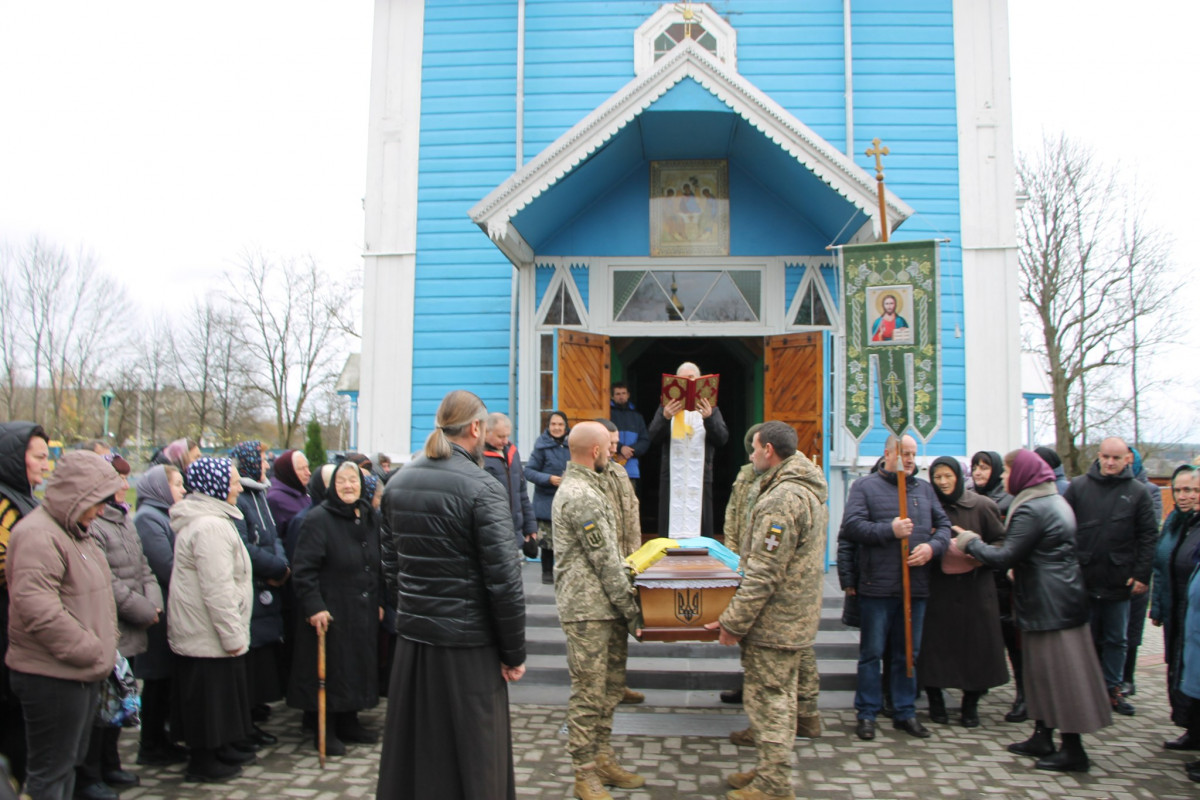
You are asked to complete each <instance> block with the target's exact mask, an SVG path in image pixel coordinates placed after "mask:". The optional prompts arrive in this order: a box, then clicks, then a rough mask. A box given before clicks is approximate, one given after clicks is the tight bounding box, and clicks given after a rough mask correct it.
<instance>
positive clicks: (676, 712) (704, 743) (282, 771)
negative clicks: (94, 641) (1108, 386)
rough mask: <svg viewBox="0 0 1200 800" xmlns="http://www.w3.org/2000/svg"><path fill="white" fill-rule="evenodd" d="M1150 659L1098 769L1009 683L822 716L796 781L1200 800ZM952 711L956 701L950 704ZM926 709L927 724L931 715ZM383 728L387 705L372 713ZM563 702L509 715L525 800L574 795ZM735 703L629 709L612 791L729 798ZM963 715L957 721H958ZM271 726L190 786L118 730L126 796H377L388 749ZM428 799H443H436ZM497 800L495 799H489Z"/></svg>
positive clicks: (748, 754)
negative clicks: (236, 768) (321, 761)
mask: <svg viewBox="0 0 1200 800" xmlns="http://www.w3.org/2000/svg"><path fill="white" fill-rule="evenodd" d="M1146 639H1147V642H1146V646H1145V647H1144V649H1143V652H1142V653H1141V657H1140V661H1141V664H1140V667H1139V673H1138V693H1137V695H1136V696H1135V697H1134V698H1133V702H1134V704H1135V705H1136V707H1137V716H1134V717H1117V718H1116V721H1115V723H1114V725H1113V727H1111V728H1107V729H1105V730H1104V731H1102V732H1101V733H1100V734H1099V735H1096V736H1086V737H1084V745H1085V747H1086V748H1087V750H1088V753H1089V755H1090V756H1091V759H1092V769H1091V772H1089V773H1087V774H1083V775H1074V774H1071V775H1058V774H1053V773H1046V772H1041V771H1039V770H1035V769H1033V765H1032V762H1031V760H1030V759H1025V758H1020V757H1018V756H1014V755H1011V754H1010V753H1008V752H1006V751H1005V749H1004V745H1005V744H1007V743H1009V742H1012V741H1017V740H1018V739H1023V738H1025V737H1026V736H1027V735H1028V733H1029V731H1030V729H1031V728H1032V723H1026V724H1020V725H1014V724H1007V723H1005V722H1004V721H1003V715H1004V712H1005V711H1007V710H1008V706H1007V704H1008V702H1009V700H1010V698H1011V695H1012V691H1011V687H1008V688H1002V689H999V690H995V691H993V692H992V693H991V694H990V695H989V696H987V697H985V698H984V702H983V703H982V704H981V706H980V712H981V718H982V721H983V725H982V727H980V728H976V729H974V730H965V729H963V728H961V727H958V726H943V725H933V724H932V723H929V725H930V727H931V728H932V729H933V731H934V735H933V737H932V738H930V739H927V740H917V739H912V738H910V737H908V736H906V735H904V734H901V733H899V732H897V731H894V730H892V728H891V726H890V725H889V724H888V722H887V720H884V719H882V718H881V720H880V722H881V723H882V724H881V725H880V727H879V735H878V738H877V739H876V740H875V741H874V742H860V741H858V739H856V738H855V737H854V712H853V710H852V709H835V710H825V711H823V712H822V715H823V717H824V721H825V733H824V735H823V736H822V737H821V738H820V739H817V740H813V741H806V740H797V742H796V756H797V763H796V770H795V773H794V785H795V787H796V793H797V796H798V797H812V798H853V799H854V800H863V799H865V798H934V797H964V798H975V797H987V798H1055V800H1060V799H1061V798H1143V797H1144V798H1159V800H1169V799H1170V798H1194V797H1196V796H1197V795H1200V786H1197V785H1196V784H1193V783H1191V782H1190V781H1188V780H1187V778H1186V776H1185V775H1184V771H1183V764H1184V763H1185V762H1186V761H1189V760H1192V759H1193V758H1196V757H1200V755H1194V754H1188V753H1173V752H1169V751H1167V750H1164V749H1163V748H1162V741H1163V739H1164V738H1174V737H1175V736H1176V735H1177V734H1178V733H1179V730H1178V729H1176V728H1173V727H1172V726H1171V725H1170V723H1169V722H1168V721H1167V713H1166V712H1167V709H1166V702H1165V689H1164V686H1163V684H1164V676H1165V668H1164V667H1163V666H1162V663H1161V636H1160V635H1159V631H1158V630H1157V629H1152V628H1147V631H1146ZM949 704H950V705H951V706H953V705H954V704H955V701H954V699H951V700H950V703H949ZM920 716H921V717H922V718H923V719H924V714H923V713H921V714H920ZM363 717H364V719H365V720H366V721H367V722H368V724H372V725H374V726H375V727H377V728H378V727H382V721H383V706H382V704H381V706H380V707H379V708H378V709H375V710H374V711H372V712H370V713H368V714H364V715H363ZM564 719H565V709H564V708H563V707H562V706H553V705H533V704H525V705H514V706H513V709H512V723H513V740H514V746H513V750H514V758H515V761H516V771H517V786H518V789H517V793H518V795H519V796H520V797H522V798H554V799H555V800H558V798H570V797H571V770H570V761H569V759H568V757H567V754H566V750H565V743H566V738H565V736H563V735H561V734H560V732H559V731H560V728H561V726H562V724H563V722H564ZM744 719H745V718H744V716H743V715H742V713H741V710H740V709H738V708H730V707H726V708H717V707H714V708H699V709H697V708H684V709H655V708H649V707H636V706H635V707H629V706H625V707H622V708H621V710H620V712H619V714H618V721H617V731H618V732H629V733H626V734H625V735H619V736H615V737H614V744H615V746H616V749H617V752H618V754H619V756H620V758H621V760H622V762H623V764H624V765H625V766H627V767H629V768H631V769H634V770H636V771H637V772H639V773H641V774H642V775H644V776H645V777H646V780H647V784H646V786H645V788H644V789H641V790H638V791H633V792H623V791H620V790H613V795H614V797H615V798H617V800H621V798H629V800H667V799H668V798H712V797H723V796H724V792H725V791H726V787H725V784H724V775H725V774H726V773H729V772H733V771H736V770H741V769H746V768H748V767H750V766H752V765H753V751H752V750H749V749H745V748H738V747H735V746H734V745H732V744H730V743H729V741H728V739H727V738H726V737H725V734H727V733H728V731H729V730H731V729H733V728H737V727H742V725H743V723H744ZM952 719H953V715H952ZM264 727H266V729H267V730H269V731H272V732H273V733H275V734H276V735H278V736H279V737H280V743H279V744H278V745H276V746H274V747H271V748H267V749H265V750H264V751H263V752H262V753H260V754H259V760H258V763H257V764H255V765H252V766H250V767H247V768H246V769H245V772H244V774H243V776H242V777H241V778H239V779H237V780H235V781H232V782H230V783H227V784H222V785H218V786H199V785H196V784H187V783H183V782H182V781H181V777H182V767H174V768H167V769H158V768H149V767H136V766H133V758H134V744H135V739H136V734H135V733H134V732H131V731H130V732H126V733H125V735H124V736H123V737H122V752H123V755H124V757H125V758H126V765H127V766H129V767H131V768H133V769H135V770H136V771H137V772H138V773H139V774H140V775H141V777H142V786H140V787H137V788H135V789H131V790H128V791H126V792H123V793H122V797H123V798H126V799H127V800H134V798H141V799H142V800H155V799H156V798H259V797H264V796H273V797H277V798H314V800H341V799H342V798H359V797H374V794H375V780H376V774H377V767H378V761H379V746H378V745H376V746H373V747H369V746H362V745H356V746H351V749H350V752H349V753H348V755H346V756H344V757H341V758H332V759H330V760H329V763H328V767H327V769H325V770H324V771H322V770H321V769H320V768H319V767H318V765H317V759H316V754H315V751H314V750H313V748H312V744H311V738H310V737H307V736H305V737H302V736H301V734H300V730H299V714H298V712H295V711H291V710H289V709H286V708H283V707H282V704H278V705H277V707H276V712H275V714H274V716H273V717H272V719H271V720H270V721H269V722H268V723H266V724H265V726H264ZM431 800H436V798H432V799H431ZM479 800H488V798H479Z"/></svg>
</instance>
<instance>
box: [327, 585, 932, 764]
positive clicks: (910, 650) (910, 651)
mask: <svg viewBox="0 0 1200 800" xmlns="http://www.w3.org/2000/svg"><path fill="white" fill-rule="evenodd" d="M906 574H907V573H906ZM909 652H911V650H910V651H909ZM317 757H318V758H319V759H320V761H321V769H325V631H323V630H321V629H319V628H318V629H317Z"/></svg>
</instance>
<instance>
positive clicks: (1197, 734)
mask: <svg viewBox="0 0 1200 800" xmlns="http://www.w3.org/2000/svg"><path fill="white" fill-rule="evenodd" d="M1171 496H1172V497H1173V498H1174V499H1175V510H1174V511H1172V512H1171V514H1170V516H1168V517H1167V521H1166V522H1164V523H1163V529H1162V536H1161V537H1159V540H1158V549H1157V550H1156V551H1155V554H1154V580H1153V581H1151V592H1152V596H1151V598H1150V620H1151V621H1152V622H1153V623H1154V625H1156V626H1162V628H1163V654H1164V657H1165V661H1166V662H1167V699H1168V700H1169V701H1170V704H1171V721H1172V722H1174V723H1175V724H1176V725H1178V726H1179V727H1181V728H1183V729H1184V732H1183V735H1182V736H1180V737H1178V738H1176V739H1172V740H1171V741H1169V742H1164V743H1163V747H1165V748H1167V749H1168V750H1200V705H1198V704H1197V703H1195V701H1193V700H1192V699H1191V698H1190V697H1188V695H1186V694H1184V693H1183V692H1181V691H1180V689H1179V683H1180V680H1181V678H1182V673H1183V631H1184V627H1185V626H1186V625H1187V624H1188V581H1190V580H1191V577H1192V572H1193V571H1194V570H1195V567H1196V563H1195V561H1194V560H1193V557H1194V555H1195V553H1196V549H1197V547H1200V525H1197V524H1195V523H1196V521H1197V519H1198V515H1197V514H1196V511H1197V506H1200V472H1198V471H1197V470H1196V468H1195V467H1193V466H1191V465H1190V464H1185V465H1183V466H1181V467H1179V468H1178V469H1176V470H1175V474H1174V475H1172V476H1171Z"/></svg>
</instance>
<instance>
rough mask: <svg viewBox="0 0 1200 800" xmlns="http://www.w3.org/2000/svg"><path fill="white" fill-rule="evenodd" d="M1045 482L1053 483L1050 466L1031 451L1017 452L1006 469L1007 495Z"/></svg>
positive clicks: (1052, 473) (1052, 472) (1022, 450)
mask: <svg viewBox="0 0 1200 800" xmlns="http://www.w3.org/2000/svg"><path fill="white" fill-rule="evenodd" d="M1047 482H1049V483H1053V482H1054V470H1052V469H1050V465H1049V464H1047V463H1046V462H1045V461H1043V460H1042V457H1041V456H1039V455H1038V454H1037V453H1035V452H1033V451H1032V450H1025V449H1021V450H1018V451H1017V452H1016V454H1015V455H1014V456H1013V461H1012V466H1011V467H1009V468H1008V493H1009V494H1011V495H1016V494H1018V493H1020V492H1022V491H1024V490H1025V489H1028V488H1029V487H1030V486H1037V485H1038V484H1039V483H1047Z"/></svg>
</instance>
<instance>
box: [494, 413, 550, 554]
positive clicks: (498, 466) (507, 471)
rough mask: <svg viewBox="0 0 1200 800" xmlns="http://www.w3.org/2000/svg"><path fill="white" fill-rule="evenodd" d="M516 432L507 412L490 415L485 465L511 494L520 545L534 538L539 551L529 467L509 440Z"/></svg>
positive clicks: (513, 516) (534, 549) (509, 497)
mask: <svg viewBox="0 0 1200 800" xmlns="http://www.w3.org/2000/svg"><path fill="white" fill-rule="evenodd" d="M511 435H512V422H511V421H510V420H509V418H508V415H507V414H501V413H500V412H499V411H496V412H493V413H491V414H489V415H488V425H487V435H486V436H485V437H484V442H485V444H487V447H485V448H484V450H483V468H484V469H486V470H487V471H488V472H489V473H490V474H491V475H492V476H493V477H495V478H496V480H498V481H500V485H501V486H503V487H504V493H505V494H506V495H507V496H508V506H509V510H510V511H512V521H513V538H514V539H515V541H516V543H517V549H518V550H519V549H521V547H522V546H523V545H524V544H525V543H526V542H529V541H533V542H534V544H533V548H532V549H533V553H534V555H536V554H537V544H536V542H537V518H536V517H535V516H534V515H533V504H532V503H530V502H529V492H528V491H527V490H526V488H525V468H524V467H522V466H521V454H520V453H518V452H517V446H516V445H515V444H513V443H512V442H510V441H509V439H508V437H509V436H511Z"/></svg>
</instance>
